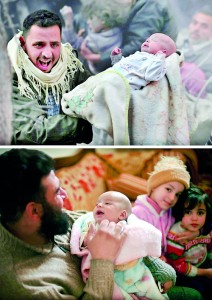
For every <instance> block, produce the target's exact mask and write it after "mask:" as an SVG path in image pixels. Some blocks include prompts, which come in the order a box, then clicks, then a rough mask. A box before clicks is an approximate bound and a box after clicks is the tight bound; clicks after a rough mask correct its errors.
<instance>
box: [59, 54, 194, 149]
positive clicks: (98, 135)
mask: <svg viewBox="0 0 212 300" xmlns="http://www.w3.org/2000/svg"><path fill="white" fill-rule="evenodd" d="M182 59H183V58H182V56H179V55H178V54H176V53H175V54H172V55H171V56H170V57H168V58H167V60H166V63H167V74H166V75H165V76H164V77H163V78H162V79H161V80H160V81H158V82H152V83H150V84H148V85H147V86H146V87H144V88H143V89H141V90H136V91H130V87H129V83H128V82H127V80H126V79H125V78H124V77H123V76H122V75H120V74H118V73H116V72H114V71H111V70H110V71H107V70H106V71H104V72H102V73H99V74H97V75H95V76H92V77H90V78H89V79H88V80H87V81H86V82H84V83H82V84H81V85H79V86H77V87H76V88H75V89H73V90H72V91H71V92H69V93H67V94H64V96H63V99H62V109H63V111H64V113H66V114H68V115H71V116H74V117H80V118H83V119H86V120H88V121H89V122H90V123H91V124H92V125H93V127H94V130H93V132H94V138H93V141H92V144H93V145H99V144H101V145H129V144H130V145H189V144H190V139H189V122H188V117H187V110H186V97H185V93H184V89H183V86H182V83H181V77H180V69H179V66H180V63H181V61H182Z"/></svg>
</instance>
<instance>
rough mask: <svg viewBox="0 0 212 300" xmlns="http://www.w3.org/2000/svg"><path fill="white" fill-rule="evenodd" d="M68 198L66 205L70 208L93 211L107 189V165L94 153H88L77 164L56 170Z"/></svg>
mask: <svg viewBox="0 0 212 300" xmlns="http://www.w3.org/2000/svg"><path fill="white" fill-rule="evenodd" d="M55 174H56V176H57V177H58V178H59V179H60V184H61V187H63V188H64V189H65V190H66V192H67V194H68V199H65V201H64V207H65V208H66V209H69V210H87V211H91V210H93V208H94V207H95V204H96V200H97V199H98V197H99V195H100V194H102V193H103V192H105V191H106V182H105V176H106V167H105V165H104V163H103V162H102V161H101V159H100V158H98V157H97V156H96V155H95V154H93V153H88V154H86V155H85V156H84V157H83V158H82V159H81V160H80V161H79V162H78V163H77V164H75V165H74V166H70V167H64V168H61V169H59V170H57V171H56V172H55Z"/></svg>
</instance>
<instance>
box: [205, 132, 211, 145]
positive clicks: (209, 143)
mask: <svg viewBox="0 0 212 300" xmlns="http://www.w3.org/2000/svg"><path fill="white" fill-rule="evenodd" d="M206 145H212V131H211V135H210V138H209V140H208V141H207V143H206Z"/></svg>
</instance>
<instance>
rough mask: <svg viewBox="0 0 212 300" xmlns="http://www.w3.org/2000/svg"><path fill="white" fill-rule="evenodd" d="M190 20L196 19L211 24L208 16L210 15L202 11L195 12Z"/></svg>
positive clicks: (210, 17)
mask: <svg viewBox="0 0 212 300" xmlns="http://www.w3.org/2000/svg"><path fill="white" fill-rule="evenodd" d="M192 20H193V21H198V22H200V23H202V24H207V25H210V26H212V16H210V15H206V14H203V13H197V14H195V15H194V16H193V18H192Z"/></svg>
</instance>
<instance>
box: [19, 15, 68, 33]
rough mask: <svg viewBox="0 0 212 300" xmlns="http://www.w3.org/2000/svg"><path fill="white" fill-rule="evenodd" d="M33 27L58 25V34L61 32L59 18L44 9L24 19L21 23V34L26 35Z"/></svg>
mask: <svg viewBox="0 0 212 300" xmlns="http://www.w3.org/2000/svg"><path fill="white" fill-rule="evenodd" d="M33 25H37V26H39V27H50V26H54V25H58V26H59V28H60V33H61V32H62V21H61V19H60V17H59V16H58V15H57V14H55V13H53V12H51V11H48V10H46V9H40V10H36V11H34V12H33V13H31V14H29V15H28V16H27V17H26V18H25V20H24V22H23V34H24V35H26V34H27V32H28V31H29V30H30V28H31V27H32V26H33Z"/></svg>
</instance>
